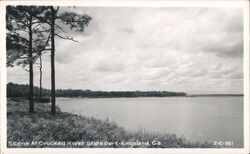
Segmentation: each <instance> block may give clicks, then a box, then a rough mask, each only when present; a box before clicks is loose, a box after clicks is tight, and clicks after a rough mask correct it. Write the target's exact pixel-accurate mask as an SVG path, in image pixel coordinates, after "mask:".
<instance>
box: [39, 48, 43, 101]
mask: <svg viewBox="0 0 250 154" xmlns="http://www.w3.org/2000/svg"><path fill="white" fill-rule="evenodd" d="M39 54H40V55H39V56H40V89H39V90H40V91H39V97H40V101H42V77H43V74H42V73H43V72H42V68H43V64H42V53H41V52H40V53H39Z"/></svg>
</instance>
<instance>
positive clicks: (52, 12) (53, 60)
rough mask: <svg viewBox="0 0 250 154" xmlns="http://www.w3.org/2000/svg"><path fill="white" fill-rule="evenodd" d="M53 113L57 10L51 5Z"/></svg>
mask: <svg viewBox="0 0 250 154" xmlns="http://www.w3.org/2000/svg"><path fill="white" fill-rule="evenodd" d="M50 9H51V113H52V114H53V115H54V114H55V113H56V98H55V38H54V36H55V29H54V28H55V10H54V8H53V6H51V8H50Z"/></svg>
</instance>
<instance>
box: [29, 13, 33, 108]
mask: <svg viewBox="0 0 250 154" xmlns="http://www.w3.org/2000/svg"><path fill="white" fill-rule="evenodd" d="M29 82H30V84H29V112H30V113H34V102H33V55H32V16H31V15H30V20H29Z"/></svg>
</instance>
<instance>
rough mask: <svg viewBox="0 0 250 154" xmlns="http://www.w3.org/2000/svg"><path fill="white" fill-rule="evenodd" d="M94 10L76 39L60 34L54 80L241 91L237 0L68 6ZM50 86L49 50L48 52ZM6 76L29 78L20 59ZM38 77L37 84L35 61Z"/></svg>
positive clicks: (83, 85) (72, 84)
mask: <svg viewBox="0 0 250 154" xmlns="http://www.w3.org/2000/svg"><path fill="white" fill-rule="evenodd" d="M63 10H71V11H75V12H77V13H81V14H82V13H84V14H88V15H89V16H91V17H92V18H93V20H91V22H90V24H89V26H88V27H87V29H86V30H85V32H84V33H74V32H72V31H69V30H67V32H68V35H71V36H74V37H75V39H76V40H78V41H79V42H78V43H75V42H71V41H65V40H60V39H56V57H55V58H56V63H55V65H56V88H62V89H68V88H72V89H91V90H108V91H111V90H168V91H183V92H187V93H243V14H242V13H243V12H242V10H241V9H239V8H138V7H134V8H125V7H123V8H102V7H99V8H96V7H92V8H91V7H89V8H86V7H85V8H81V7H78V8H70V9H68V8H64V9H63ZM43 60H44V62H43V63H44V67H43V70H44V71H43V72H44V73H43V74H44V75H43V85H44V87H46V88H50V56H49V54H45V55H44V56H43ZM7 71H8V77H7V78H8V82H15V83H23V84H28V82H29V78H28V77H29V75H28V72H26V71H24V70H23V68H22V67H21V66H17V67H14V68H8V69H7ZM34 82H35V85H36V86H38V85H39V72H38V67H36V66H35V81H34Z"/></svg>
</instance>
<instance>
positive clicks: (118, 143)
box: [7, 99, 212, 148]
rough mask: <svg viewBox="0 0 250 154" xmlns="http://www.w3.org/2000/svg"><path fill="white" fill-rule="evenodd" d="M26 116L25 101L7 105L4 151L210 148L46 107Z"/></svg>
mask: <svg viewBox="0 0 250 154" xmlns="http://www.w3.org/2000/svg"><path fill="white" fill-rule="evenodd" d="M35 111H36V113H33V114H30V113H28V102H27V101H25V100H19V101H14V100H13V99H8V101H7V140H8V147H13V148H14V147H18V148H20V147H25V148H27V147H60V148H62V147H74V148H75V147H88V148H90V147H91V148H93V147H94V148H107V147H112V148H131V147H133V148H144V147H147V148H194V147H195V148H197V147H199V148H210V147H212V145H211V144H208V143H199V142H195V143H191V142H189V141H187V140H186V139H185V138H184V137H177V136H176V135H175V134H163V135H162V134H155V133H149V132H142V131H138V132H136V133H134V132H129V131H127V130H125V129H123V128H122V127H120V126H118V125H117V124H116V123H114V122H109V121H107V120H106V121H103V120H98V119H95V118H89V117H83V116H79V115H75V114H71V113H65V112H61V111H60V109H59V108H57V114H56V115H55V116H52V115H51V114H50V105H49V104H42V103H41V104H40V103H39V104H35Z"/></svg>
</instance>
